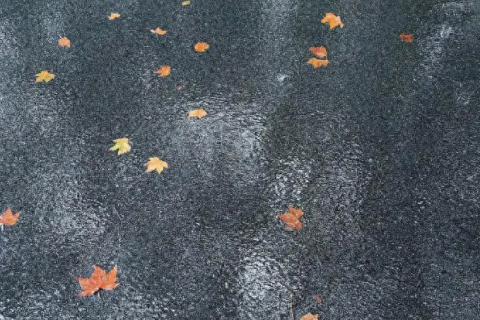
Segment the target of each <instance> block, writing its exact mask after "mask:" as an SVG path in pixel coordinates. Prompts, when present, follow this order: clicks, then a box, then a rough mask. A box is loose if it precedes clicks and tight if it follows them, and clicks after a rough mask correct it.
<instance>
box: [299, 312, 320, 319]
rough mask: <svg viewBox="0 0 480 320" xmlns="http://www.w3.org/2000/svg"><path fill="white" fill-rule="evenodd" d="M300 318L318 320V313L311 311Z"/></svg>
mask: <svg viewBox="0 0 480 320" xmlns="http://www.w3.org/2000/svg"><path fill="white" fill-rule="evenodd" d="M300 320H318V314H311V313H310V312H309V313H307V314H306V315H304V316H303V317H301V318H300Z"/></svg>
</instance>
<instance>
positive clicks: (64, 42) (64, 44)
mask: <svg viewBox="0 0 480 320" xmlns="http://www.w3.org/2000/svg"><path fill="white" fill-rule="evenodd" d="M58 46H59V47H61V48H70V40H69V39H68V38H67V37H62V38H60V39H58Z"/></svg>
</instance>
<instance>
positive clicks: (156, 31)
mask: <svg viewBox="0 0 480 320" xmlns="http://www.w3.org/2000/svg"><path fill="white" fill-rule="evenodd" d="M150 32H152V33H155V34H158V35H161V36H163V35H165V34H167V30H163V29H160V28H156V29H155V30H150Z"/></svg>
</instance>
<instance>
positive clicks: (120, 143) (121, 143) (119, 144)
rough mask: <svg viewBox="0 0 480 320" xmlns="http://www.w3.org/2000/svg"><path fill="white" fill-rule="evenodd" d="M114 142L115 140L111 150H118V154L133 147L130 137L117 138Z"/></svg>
mask: <svg viewBox="0 0 480 320" xmlns="http://www.w3.org/2000/svg"><path fill="white" fill-rule="evenodd" d="M113 142H115V144H114V145H113V147H111V148H110V149H109V150H110V151H115V150H118V155H121V154H124V153H127V152H129V151H130V150H131V149H132V147H131V146H130V145H129V144H128V138H121V139H115V140H113Z"/></svg>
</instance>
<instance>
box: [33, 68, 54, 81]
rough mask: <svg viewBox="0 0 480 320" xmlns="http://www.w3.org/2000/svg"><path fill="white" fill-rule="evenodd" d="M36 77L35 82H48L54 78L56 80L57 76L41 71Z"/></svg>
mask: <svg viewBox="0 0 480 320" xmlns="http://www.w3.org/2000/svg"><path fill="white" fill-rule="evenodd" d="M35 77H37V79H36V80H35V82H42V81H44V82H48V81H50V80H52V79H53V78H55V75H54V74H53V73H50V72H48V71H47V70H42V71H40V73H37V74H36V75H35Z"/></svg>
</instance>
